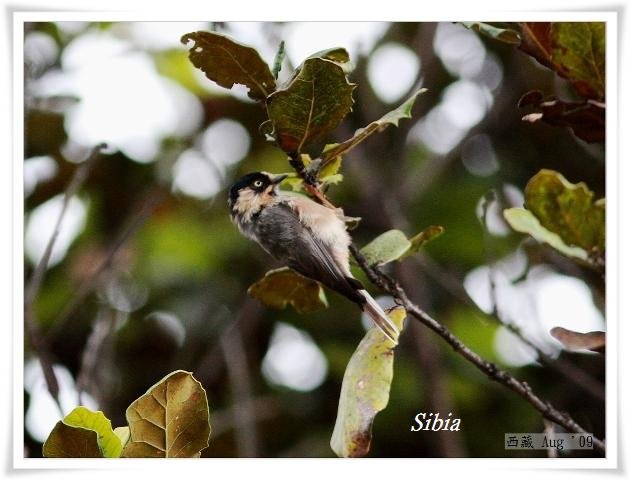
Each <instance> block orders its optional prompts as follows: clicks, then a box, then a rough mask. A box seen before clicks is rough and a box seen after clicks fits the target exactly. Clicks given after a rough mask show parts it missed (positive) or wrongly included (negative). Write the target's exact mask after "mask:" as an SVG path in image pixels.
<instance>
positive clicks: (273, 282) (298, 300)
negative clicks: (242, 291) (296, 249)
mask: <svg viewBox="0 0 630 480" xmlns="http://www.w3.org/2000/svg"><path fill="white" fill-rule="evenodd" d="M247 293H248V294H249V295H251V296H252V297H254V298H257V299H258V300H260V301H261V302H262V303H263V304H265V305H266V306H267V307H270V308H275V309H278V310H282V309H284V308H286V306H287V305H288V304H290V305H292V306H293V308H295V310H296V311H297V312H298V313H310V312H315V311H317V310H321V309H323V308H327V307H328V300H327V299H326V293H325V292H324V288H323V287H322V286H321V285H320V284H319V283H318V282H316V281H315V280H311V279H309V278H306V277H303V276H302V275H300V274H298V273H296V272H294V271H293V270H291V269H290V268H287V267H284V268H279V269H276V270H270V271H269V272H267V273H266V274H265V276H264V277H263V278H261V279H260V280H258V281H257V282H256V283H254V284H253V285H252V286H250V287H249V289H248V290H247Z"/></svg>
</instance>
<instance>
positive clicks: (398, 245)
mask: <svg viewBox="0 0 630 480" xmlns="http://www.w3.org/2000/svg"><path fill="white" fill-rule="evenodd" d="M410 248H411V242H410V241H409V240H408V239H407V237H406V236H405V234H404V233H403V232H401V231H400V230H388V231H387V232H385V233H382V234H380V235H379V236H378V237H376V238H375V239H374V240H372V241H371V242H370V243H368V244H367V245H366V246H365V247H363V248H362V249H361V253H362V254H363V256H364V257H365V259H366V261H367V263H368V264H369V265H384V264H386V263H389V262H393V261H394V260H398V259H399V258H400V257H402V256H403V255H404V254H405V253H407V251H408V250H409V249H410Z"/></svg>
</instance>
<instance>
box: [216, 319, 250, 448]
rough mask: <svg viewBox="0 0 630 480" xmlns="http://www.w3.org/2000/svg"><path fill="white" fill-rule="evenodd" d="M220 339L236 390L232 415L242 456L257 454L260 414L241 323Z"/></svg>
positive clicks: (231, 381) (232, 385)
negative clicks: (254, 400)
mask: <svg viewBox="0 0 630 480" xmlns="http://www.w3.org/2000/svg"><path fill="white" fill-rule="evenodd" d="M219 341H220V343H221V350H222V352H223V357H224V358H225V365H226V367H227V374H228V380H229V382H230V389H231V391H232V401H233V405H232V415H233V419H234V425H235V427H236V439H237V442H236V445H237V449H238V452H239V457H250V458H251V457H257V456H258V434H257V429H256V423H255V418H256V415H255V414H254V409H253V405H252V402H251V397H252V388H251V378H250V376H249V369H248V366H247V354H246V352H245V347H244V345H243V339H242V337H241V332H240V329H239V328H238V326H236V327H235V328H232V329H229V330H228V331H226V332H225V333H224V334H223V335H221V337H220V339H219Z"/></svg>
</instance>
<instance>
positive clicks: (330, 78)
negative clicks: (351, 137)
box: [267, 58, 355, 153]
mask: <svg viewBox="0 0 630 480" xmlns="http://www.w3.org/2000/svg"><path fill="white" fill-rule="evenodd" d="M354 87H355V85H353V84H351V83H348V80H347V79H346V75H345V74H344V72H343V69H342V68H341V67H340V66H339V65H338V64H337V63H335V62H332V61H330V60H324V59H322V58H311V59H307V60H306V61H305V62H304V64H303V66H302V68H301V69H300V71H299V73H298V74H297V76H296V77H295V78H293V79H292V81H291V82H290V83H289V85H288V86H287V87H286V88H283V89H280V90H277V91H276V92H274V93H273V94H271V95H270V96H269V98H267V113H268V115H269V119H270V120H271V122H272V124H273V127H274V128H273V132H274V135H275V139H276V142H277V144H278V145H279V146H280V148H282V149H283V150H284V151H285V152H288V153H300V152H301V151H302V149H303V148H304V147H305V146H307V145H309V144H310V143H313V142H318V141H321V140H323V139H324V138H325V137H326V135H328V134H329V133H330V132H331V131H332V130H333V129H334V128H335V127H336V126H337V125H339V123H340V122H341V121H342V120H343V119H344V117H345V116H346V115H347V114H348V112H349V111H350V109H351V107H352V101H353V100H352V90H354Z"/></svg>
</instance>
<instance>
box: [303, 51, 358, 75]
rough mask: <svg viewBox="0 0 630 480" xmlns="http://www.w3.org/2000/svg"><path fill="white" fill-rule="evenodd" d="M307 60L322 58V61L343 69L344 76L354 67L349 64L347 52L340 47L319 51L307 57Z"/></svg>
mask: <svg viewBox="0 0 630 480" xmlns="http://www.w3.org/2000/svg"><path fill="white" fill-rule="evenodd" d="M308 58H323V59H324V60H330V61H331V62H335V63H336V64H338V65H339V66H340V67H341V68H342V69H343V71H344V73H346V74H348V73H350V72H351V71H352V69H353V68H354V65H352V63H350V55H349V54H348V51H347V50H346V49H345V48H342V47H336V48H328V49H326V50H321V51H319V52H316V53H314V54H312V55H309V57H308Z"/></svg>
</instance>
